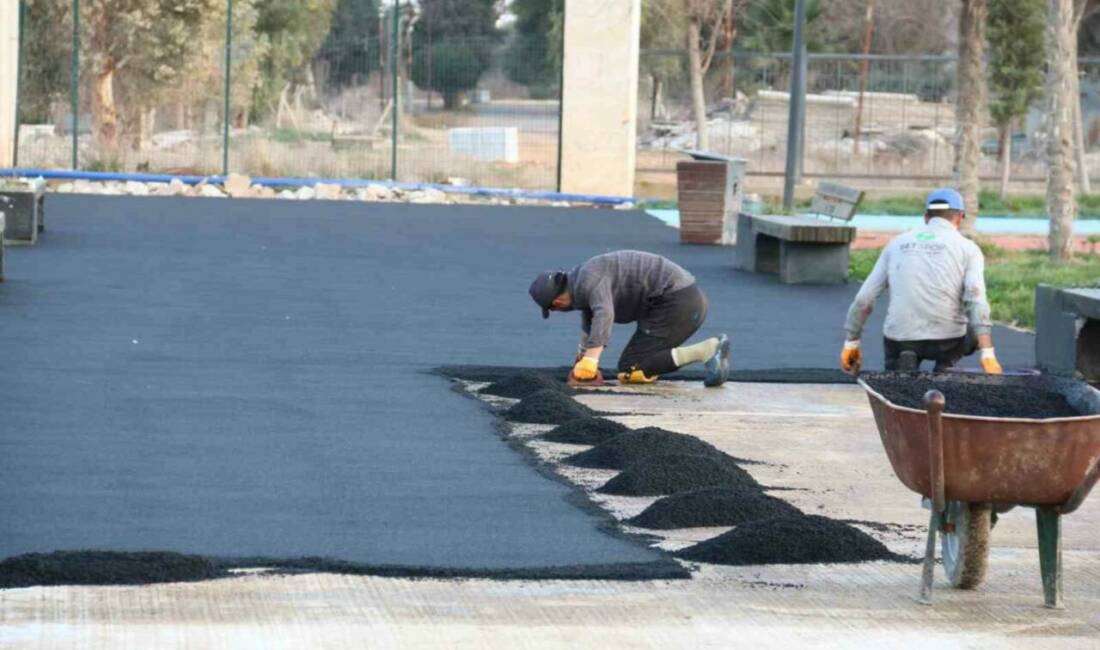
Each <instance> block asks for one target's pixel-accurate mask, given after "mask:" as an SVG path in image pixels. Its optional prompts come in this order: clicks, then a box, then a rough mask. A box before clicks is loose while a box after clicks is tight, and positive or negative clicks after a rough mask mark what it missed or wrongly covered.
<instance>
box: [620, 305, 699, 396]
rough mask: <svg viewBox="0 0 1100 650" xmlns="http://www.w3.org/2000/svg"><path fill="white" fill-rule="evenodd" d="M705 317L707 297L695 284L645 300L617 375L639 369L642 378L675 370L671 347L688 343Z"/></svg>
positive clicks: (621, 358)
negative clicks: (645, 306) (646, 302)
mask: <svg viewBox="0 0 1100 650" xmlns="http://www.w3.org/2000/svg"><path fill="white" fill-rule="evenodd" d="M706 317H707V297H706V296H705V295H704V294H703V291H702V289H700V288H699V287H698V286H697V285H694V284H693V285H691V286H690V287H684V288H683V289H680V290H679V291H673V292H671V293H666V294H664V295H662V296H657V297H655V298H650V299H649V304H648V306H647V308H646V311H645V315H643V316H642V317H641V318H640V319H638V329H637V331H635V332H634V336H632V337H630V342H629V343H627V344H626V349H624V350H623V355H622V356H621V357H619V372H631V371H633V370H641V371H642V372H644V373H645V375H646V377H653V376H656V375H663V374H666V373H669V372H672V371H673V370H676V363H675V362H674V361H673V360H672V348H675V347H677V346H679V345H680V344H682V343H683V342H684V341H686V340H688V338H690V337H691V335H692V334H694V333H695V332H697V331H698V330H699V326H700V325H702V324H703V321H704V320H705V319H706Z"/></svg>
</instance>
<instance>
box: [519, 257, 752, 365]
mask: <svg viewBox="0 0 1100 650" xmlns="http://www.w3.org/2000/svg"><path fill="white" fill-rule="evenodd" d="M529 293H530V294H531V298H532V300H534V301H535V303H536V304H538V306H539V307H540V308H541V309H542V317H543V318H549V316H550V312H551V311H562V312H565V311H574V310H576V311H579V312H581V329H582V333H581V344H580V347H579V349H578V352H577V358H576V364H575V365H574V366H573V372H572V377H573V379H575V380H577V381H582V382H583V381H592V380H594V379H596V377H597V375H598V373H599V361H600V355H601V354H603V351H604V348H605V347H606V346H607V343H608V341H609V340H610V339H611V326H612V324H613V323H633V322H637V323H638V328H637V330H636V331H635V332H634V336H633V337H631V339H630V342H629V343H627V345H626V349H624V350H623V353H622V356H621V357H619V381H621V382H623V383H649V382H652V381H655V380H656V379H657V377H658V376H660V375H663V374H667V373H670V372H672V371H674V370H676V369H677V368H681V367H683V366H685V365H687V364H690V363H700V362H704V363H706V370H707V371H706V377H705V379H704V381H703V383H704V384H706V385H707V386H720V385H722V383H724V382H725V381H726V378H727V377H728V376H729V355H730V341H729V338H728V337H727V336H726V335H725V334H723V335H722V336H718V337H713V338H709V339H707V340H705V341H702V342H700V343H696V344H694V345H687V346H684V345H683V343H684V342H685V341H687V340H688V338H689V337H690V336H691V335H692V334H694V333H695V332H696V331H697V330H698V329H699V327H700V326H701V325H702V324H703V320H704V319H705V318H706V316H707V298H706V296H705V295H703V292H702V290H701V289H699V287H698V285H696V283H695V277H694V276H692V275H691V274H690V273H688V272H687V271H685V270H684V269H683V268H681V267H680V266H678V265H677V264H676V263H674V262H672V261H671V260H669V259H666V258H664V257H661V256H660V255H654V254H652V253H643V252H641V251H616V252H613V253H607V254H604V255H598V256H596V257H593V258H592V259H590V260H588V261H587V262H585V263H584V264H581V265H580V266H578V267H576V268H574V269H573V270H572V271H569V272H565V271H561V270H558V271H545V272H543V273H540V274H539V275H538V277H536V278H535V281H534V282H532V283H531V288H530V290H529Z"/></svg>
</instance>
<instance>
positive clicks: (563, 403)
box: [504, 388, 594, 424]
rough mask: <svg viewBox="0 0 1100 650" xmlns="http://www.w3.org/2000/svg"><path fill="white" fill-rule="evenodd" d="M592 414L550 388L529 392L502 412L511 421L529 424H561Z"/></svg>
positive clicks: (588, 416) (582, 406)
mask: <svg viewBox="0 0 1100 650" xmlns="http://www.w3.org/2000/svg"><path fill="white" fill-rule="evenodd" d="M593 415H594V413H593V412H592V409H590V408H588V407H587V406H585V405H584V404H581V403H580V402H578V401H576V400H574V399H573V398H571V397H569V396H568V395H564V394H562V392H561V391H558V390H554V389H552V388H544V389H542V390H540V391H537V392H534V393H531V394H530V395H528V396H527V397H525V398H523V399H522V400H520V401H519V402H518V403H517V404H515V405H514V406H512V408H510V409H508V410H507V411H505V412H504V417H505V418H507V419H509V420H512V421H513V422H528V423H530V424H562V423H564V422H568V421H570V420H576V419H583V418H590V417H592V416H593Z"/></svg>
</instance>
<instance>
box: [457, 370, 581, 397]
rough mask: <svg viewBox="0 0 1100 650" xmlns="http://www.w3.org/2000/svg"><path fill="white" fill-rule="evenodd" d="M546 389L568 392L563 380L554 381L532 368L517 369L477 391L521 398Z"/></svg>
mask: <svg viewBox="0 0 1100 650" xmlns="http://www.w3.org/2000/svg"><path fill="white" fill-rule="evenodd" d="M546 389H550V390H556V391H558V392H561V393H569V392H570V390H569V387H568V386H567V385H566V384H565V382H563V381H556V380H554V379H552V378H551V377H549V376H548V375H547V374H546V373H544V372H537V371H534V370H521V371H518V372H516V373H515V374H514V375H512V376H511V377H506V378H504V379H500V380H498V381H495V382H493V383H491V384H489V385H488V386H486V387H485V388H482V389H481V391H479V392H481V393H485V394H486V395H496V396H498V397H511V398H512V399H523V398H524V397H527V396H528V395H530V394H531V393H535V392H538V391H540V390H546Z"/></svg>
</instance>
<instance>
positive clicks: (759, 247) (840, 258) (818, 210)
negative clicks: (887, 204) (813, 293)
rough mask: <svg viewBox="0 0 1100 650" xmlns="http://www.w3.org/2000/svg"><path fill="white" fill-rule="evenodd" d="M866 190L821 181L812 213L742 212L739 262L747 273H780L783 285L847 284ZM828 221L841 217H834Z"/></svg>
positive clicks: (738, 252) (739, 218)
mask: <svg viewBox="0 0 1100 650" xmlns="http://www.w3.org/2000/svg"><path fill="white" fill-rule="evenodd" d="M862 198H863V192H862V191H861V190H857V189H855V188H851V187H845V186H843V185H837V184H835V183H820V184H819V185H818V188H817V192H816V193H815V194H814V198H813V201H812V203H811V206H810V210H811V213H812V214H813V215H820V216H808V215H799V216H783V215H756V214H745V213H742V214H741V215H740V216H739V217H738V220H737V247H736V252H735V254H736V262H735V266H736V267H737V268H738V269H741V270H743V271H753V272H756V273H777V274H779V281H780V282H782V283H784V284H843V283H844V282H847V280H848V250H849V247H850V246H851V243H852V241H853V240H855V238H856V229H855V228H854V227H852V226H849V225H848V224H847V222H848V221H850V220H851V219H852V217H853V216H855V212H856V207H857V206H858V205H859V202H860V200H861V199H862ZM829 219H833V220H839V221H830V220H829Z"/></svg>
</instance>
